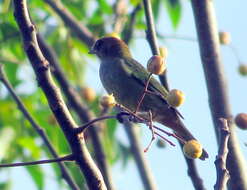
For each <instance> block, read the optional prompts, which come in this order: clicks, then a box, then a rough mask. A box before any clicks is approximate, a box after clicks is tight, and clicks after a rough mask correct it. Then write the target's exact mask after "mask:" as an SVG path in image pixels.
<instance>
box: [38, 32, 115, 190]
mask: <svg viewBox="0 0 247 190" xmlns="http://www.w3.org/2000/svg"><path fill="white" fill-rule="evenodd" d="M38 43H39V46H40V48H41V50H42V52H43V53H44V55H45V57H46V58H47V60H49V62H50V64H51V66H52V67H53V74H54V76H55V78H56V79H57V81H58V83H59V84H60V87H61V88H62V90H63V92H64V94H65V95H66V97H67V100H68V102H69V104H70V105H71V107H72V108H73V109H74V110H75V112H76V113H77V115H78V117H79V118H80V120H81V122H82V123H84V122H90V121H91V120H93V119H94V118H95V117H94V114H93V112H91V111H90V109H88V108H87V106H86V105H84V104H83V102H82V101H81V97H80V95H79V94H78V93H77V92H76V91H75V89H74V88H73V87H72V86H71V85H70V83H69V82H68V80H67V78H66V75H65V74H64V72H63V71H62V69H61V67H60V65H59V63H58V59H57V55H56V53H55V52H54V51H53V49H52V48H50V47H49V46H48V45H47V44H46V42H45V40H44V39H43V38H42V37H41V36H40V35H38ZM75 130H77V129H75ZM89 133H90V136H91V137H92V139H93V140H92V145H93V148H94V152H95V158H96V161H97V164H98V166H99V168H100V171H101V172H102V175H103V178H104V181H105V183H106V186H107V188H108V189H109V190H114V185H113V180H112V177H111V173H110V169H109V166H108V164H107V161H106V158H105V154H104V151H103V146H102V144H101V139H100V136H99V134H98V131H97V126H95V125H91V127H90V129H89ZM75 134H76V133H75Z"/></svg>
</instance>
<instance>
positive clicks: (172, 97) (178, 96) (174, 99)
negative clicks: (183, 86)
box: [167, 89, 185, 107]
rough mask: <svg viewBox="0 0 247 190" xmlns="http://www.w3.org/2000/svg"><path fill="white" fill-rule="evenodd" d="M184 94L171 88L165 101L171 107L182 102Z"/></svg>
mask: <svg viewBox="0 0 247 190" xmlns="http://www.w3.org/2000/svg"><path fill="white" fill-rule="evenodd" d="M184 100H185V95H184V93H183V92H182V91H180V90H177V89H173V90H171V91H170V92H169V93H168V96H167V102H168V104H169V105H170V106H172V107H178V106H180V105H182V104H183V103H184Z"/></svg>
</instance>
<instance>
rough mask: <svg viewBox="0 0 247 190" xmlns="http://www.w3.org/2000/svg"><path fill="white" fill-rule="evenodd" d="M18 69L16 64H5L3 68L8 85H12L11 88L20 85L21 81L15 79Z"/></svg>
mask: <svg viewBox="0 0 247 190" xmlns="http://www.w3.org/2000/svg"><path fill="white" fill-rule="evenodd" d="M18 69H19V65H18V64H5V67H4V70H5V72H6V75H7V77H8V79H9V81H10V83H11V84H12V85H13V87H15V86H17V85H18V84H20V83H21V80H19V79H18V78H17V72H18Z"/></svg>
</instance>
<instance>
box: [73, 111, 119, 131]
mask: <svg viewBox="0 0 247 190" xmlns="http://www.w3.org/2000/svg"><path fill="white" fill-rule="evenodd" d="M106 119H116V116H115V115H107V116H102V117H98V118H96V119H93V120H91V121H89V122H87V123H86V124H84V125H83V126H81V127H78V128H76V129H75V133H77V134H78V133H82V132H85V130H86V129H87V128H88V127H90V126H92V124H94V123H96V122H98V121H102V120H106Z"/></svg>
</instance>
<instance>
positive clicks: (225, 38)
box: [219, 32, 231, 45]
mask: <svg viewBox="0 0 247 190" xmlns="http://www.w3.org/2000/svg"><path fill="white" fill-rule="evenodd" d="M219 38H220V43H221V44H223V45H227V44H230V42H231V35H230V33H228V32H220V33H219Z"/></svg>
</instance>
